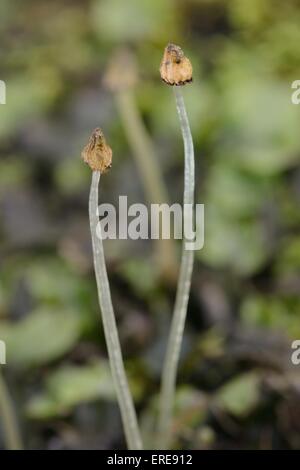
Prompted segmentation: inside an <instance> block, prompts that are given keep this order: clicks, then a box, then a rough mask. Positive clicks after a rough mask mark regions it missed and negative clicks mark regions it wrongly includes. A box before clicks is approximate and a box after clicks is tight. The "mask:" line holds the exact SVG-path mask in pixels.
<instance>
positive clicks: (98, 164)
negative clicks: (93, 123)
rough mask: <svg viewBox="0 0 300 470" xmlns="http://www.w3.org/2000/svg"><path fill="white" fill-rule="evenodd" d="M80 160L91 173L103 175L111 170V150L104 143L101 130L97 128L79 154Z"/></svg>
mask: <svg viewBox="0 0 300 470" xmlns="http://www.w3.org/2000/svg"><path fill="white" fill-rule="evenodd" d="M81 156H82V159H83V161H84V162H85V163H87V164H88V165H89V167H90V168H91V169H92V170H93V171H100V173H101V174H102V173H105V172H106V171H107V170H109V169H110V168H111V164H112V149H111V148H110V146H109V145H108V144H107V143H106V140H105V137H104V134H103V132H102V130H101V129H100V128H99V127H97V128H96V129H95V130H94V131H93V132H92V135H91V136H90V138H89V141H88V143H87V145H86V146H85V147H84V149H83V151H82V153H81Z"/></svg>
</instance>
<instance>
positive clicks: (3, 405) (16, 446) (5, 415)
mask: <svg viewBox="0 0 300 470" xmlns="http://www.w3.org/2000/svg"><path fill="white" fill-rule="evenodd" d="M0 418H1V422H0V425H1V427H2V430H3V435H4V440H5V446H6V448H7V449H8V450H22V449H23V444H22V439H21V436H20V433H19V429H18V423H17V419H16V416H15V412H14V405H13V402H12V400H11V397H10V394H9V391H8V389H7V386H6V383H5V381H4V378H3V376H2V372H1V370H0Z"/></svg>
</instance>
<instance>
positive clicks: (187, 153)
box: [158, 87, 195, 448]
mask: <svg viewBox="0 0 300 470" xmlns="http://www.w3.org/2000/svg"><path fill="white" fill-rule="evenodd" d="M174 94H175V99H176V106H177V112H178V116H179V122H180V127H181V132H182V137H183V142H184V197H183V202H184V204H189V205H192V206H194V190H195V162H194V146H193V139H192V134H191V130H190V126H189V120H188V116H187V113H186V109H185V105H184V99H183V95H182V91H181V87H174ZM193 264H194V251H193V250H190V251H189V250H186V247H185V239H184V240H183V247H182V256H181V265H180V273H179V280H178V285H177V294H176V301H175V308H174V313H173V318H172V324H171V330H170V335H169V339H168V345H167V352H166V357H165V361H164V364H163V371H162V384H161V395H160V403H159V434H158V437H159V438H158V446H159V447H160V448H168V446H169V445H170V438H171V425H172V414H173V407H174V398H175V389H176V376H177V369H178V361H179V355H180V349H181V344H182V338H183V331H184V326H185V320H186V313H187V306H188V300H189V294H190V288H191V278H192V271H193Z"/></svg>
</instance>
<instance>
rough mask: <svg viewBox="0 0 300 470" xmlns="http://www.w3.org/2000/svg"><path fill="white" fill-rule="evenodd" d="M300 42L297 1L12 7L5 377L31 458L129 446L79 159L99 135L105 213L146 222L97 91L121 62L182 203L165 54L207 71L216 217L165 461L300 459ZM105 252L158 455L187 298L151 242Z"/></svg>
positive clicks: (204, 87) (194, 300)
mask: <svg viewBox="0 0 300 470" xmlns="http://www.w3.org/2000/svg"><path fill="white" fill-rule="evenodd" d="M299 22H300V2H299V1H298V0H286V1H285V2H281V1H279V0H243V1H239V0H231V1H225V0H164V1H161V0H128V1H126V2H125V1H124V0H89V1H88V0H85V1H74V0H72V1H71V0H69V1H67V0H66V1H63V0H60V1H58V0H53V1H51V2H46V1H37V0H27V1H26V2H21V1H17V0H2V1H1V4H0V35H1V50H0V79H1V80H4V81H5V82H6V84H7V104H6V105H1V106H0V152H1V158H0V210H1V224H0V237H1V238H0V240H1V248H0V261H1V274H0V276H1V277H0V339H2V340H5V341H6V343H7V361H8V363H7V365H6V366H1V370H0V372H1V374H2V379H3V380H4V383H5V384H6V387H7V388H8V390H9V393H10V396H11V400H12V402H13V404H14V408H15V413H16V415H17V418H18V423H19V426H20V431H21V434H22V439H23V440H24V446H25V448H27V449H31V448H42V449H84V448H89V449H94V448H97V449H108V448H122V447H124V446H125V443H124V440H123V434H122V429H121V424H120V416H119V412H118V408H117V405H116V401H115V394H114V390H113V386H112V383H111V378H110V373H109V366H108V362H107V355H106V348H105V343H104V338H103V332H102V327H101V323H100V313H99V307H98V301H97V291H96V285H95V280H94V274H93V266H92V254H91V244H90V234H89V222H88V212H87V203H88V192H89V185H90V177H91V174H90V171H89V169H88V168H87V167H86V166H85V165H84V164H83V162H82V161H81V159H80V153H81V150H82V148H83V146H84V145H85V144H86V141H87V138H88V136H89V135H90V133H91V131H92V130H93V129H94V128H95V127H98V126H101V127H102V128H103V129H104V131H105V133H106V136H107V139H108V141H109V143H110V145H111V147H112V148H113V151H114V158H113V169H112V170H111V171H110V173H109V174H108V175H107V176H106V177H105V179H104V178H103V184H102V188H101V201H102V202H111V203H114V202H116V201H117V198H118V196H119V195H127V196H128V198H129V201H130V202H145V203H147V199H146V197H145V188H144V185H143V180H142V178H141V177H140V173H139V171H138V168H137V165H136V160H135V159H134V157H133V151H132V146H131V145H130V142H129V140H128V136H127V134H126V129H125V128H124V121H122V118H121V115H120V112H119V109H118V106H116V99H115V98H116V97H115V94H114V92H110V91H109V90H108V89H107V87H105V86H104V85H103V77H104V75H105V73H106V70H107V66H108V64H109V62H110V61H111V58H112V56H113V54H114V53H115V50H116V49H117V48H119V47H120V46H122V47H124V46H126V47H127V48H129V50H130V51H131V54H132V56H133V57H134V58H135V60H136V63H137V68H138V76H139V77H138V81H137V82H136V84H135V86H134V89H133V90H131V94H132V99H133V100H134V101H135V105H136V108H137V110H138V113H139V116H140V119H142V122H143V124H144V126H145V128H146V129H147V131H148V133H149V135H150V137H151V139H152V143H153V148H154V149H155V157H156V158H157V162H158V164H159V168H160V171H161V175H162V177H163V178H164V181H165V183H166V186H167V188H168V192H169V198H170V200H171V201H172V202H181V199H182V183H183V181H182V180H183V148H182V141H181V135H180V130H179V127H178V122H177V116H176V109H175V105H174V99H173V96H172V95H173V94H172V89H171V88H170V87H167V86H165V85H164V84H163V83H162V82H161V81H160V77H159V73H158V68H159V63H160V60H161V56H162V52H163V48H164V47H165V45H166V43H167V42H169V41H172V42H175V43H178V44H180V45H181V46H182V47H183V49H184V51H185V52H186V54H187V56H188V57H190V59H191V60H192V62H193V65H194V82H193V84H192V85H188V86H186V87H185V88H184V90H183V91H184V97H185V100H186V105H187V109H188V113H189V116H190V121H191V127H192V133H193V137H194V142H195V154H196V168H197V175H196V193H197V201H198V202H204V203H205V207H206V227H205V246H204V249H203V250H201V251H199V252H197V253H196V265H195V270H194V276H193V285H192V292H191V298H190V303H189V311H188V320H187V328H186V332H185V337H184V344H183V350H182V360H181V364H180V370H179V376H178V394H177V398H176V412H175V417H174V423H173V443H172V445H173V447H174V448H184V449H247V448H250V449H282V448H288V449H295V448H300V375H299V366H298V367H297V366H293V365H292V363H291V343H292V341H293V340H295V339H298V338H300V299H299V289H300V276H299V273H300V270H299V268H300V235H299V221H300V212H299V203H300V168H299V153H300V138H299V124H300V106H299V107H298V106H295V105H293V104H292V103H291V93H292V90H291V83H292V82H293V81H294V80H296V79H300V54H299V44H300V29H299ZM125 68H126V67H125ZM176 243H177V242H176ZM105 250H106V257H107V263H108V270H109V277H110V280H111V287H112V296H113V303H114V306H115V310H116V315H117V319H118V325H119V331H120V336H121V343H122V348H123V352H124V356H125V360H126V369H127V371H128V375H129V378H130V383H131V387H132V390H133V392H134V396H135V401H136V404H137V408H138V414H139V419H140V422H141V425H142V427H143V432H144V434H145V436H146V439H147V445H148V446H150V447H151V442H153V441H151V437H152V434H153V419H154V418H153V417H154V416H155V411H156V401H157V393H158V390H159V378H160V371H161V363H162V357H163V353H164V348H165V344H166V338H167V333H168V328H169V324H170V318H171V313H172V307H173V303H174V296H175V286H174V284H173V283H172V280H171V279H169V280H166V279H165V278H164V279H163V280H162V277H161V276H160V273H159V271H158V269H157V260H156V258H155V256H154V251H155V250H154V246H153V244H152V243H151V242H150V241H149V242H140V241H137V242H132V241H120V240H116V241H111V242H106V245H105ZM177 250H178V255H179V250H180V243H178V245H177ZM171 277H172V276H171ZM169 281H170V282H169ZM0 447H1V448H5V436H4V429H3V426H2V427H1V422H0Z"/></svg>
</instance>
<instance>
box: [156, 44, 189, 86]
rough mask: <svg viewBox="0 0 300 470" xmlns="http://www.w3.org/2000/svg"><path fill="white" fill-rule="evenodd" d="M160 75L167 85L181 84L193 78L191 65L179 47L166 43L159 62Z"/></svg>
mask: <svg viewBox="0 0 300 470" xmlns="http://www.w3.org/2000/svg"><path fill="white" fill-rule="evenodd" d="M159 70H160V76H161V78H162V80H163V81H164V82H165V83H167V84H168V85H176V86H181V85H185V84H186V83H190V82H191V81H192V80H193V77H192V75H193V67H192V64H191V62H190V60H189V59H188V58H187V57H186V56H185V55H184V52H183V50H182V49H181V47H179V46H176V44H172V43H170V44H168V45H167V47H166V48H165V51H164V55H163V58H162V61H161V64H160V69H159Z"/></svg>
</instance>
